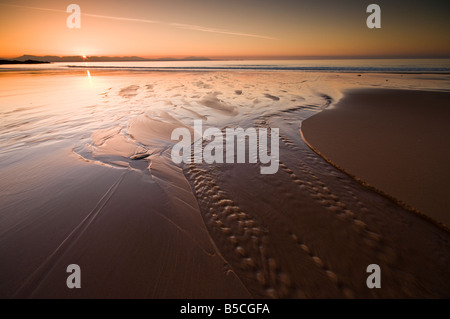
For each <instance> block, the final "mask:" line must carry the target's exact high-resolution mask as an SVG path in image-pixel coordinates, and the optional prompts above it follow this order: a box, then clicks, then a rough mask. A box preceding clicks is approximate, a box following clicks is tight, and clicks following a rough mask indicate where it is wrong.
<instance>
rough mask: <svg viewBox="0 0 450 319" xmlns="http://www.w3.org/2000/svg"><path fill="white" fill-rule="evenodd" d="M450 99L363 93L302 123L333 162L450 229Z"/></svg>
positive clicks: (307, 136)
mask: <svg viewBox="0 0 450 319" xmlns="http://www.w3.org/2000/svg"><path fill="white" fill-rule="evenodd" d="M449 123H450V94H449V93H445V92H427V91H408V90H389V89H359V90H352V91H348V92H347V94H346V95H345V97H344V98H343V99H342V100H341V101H340V102H339V103H338V104H337V105H336V106H334V107H333V108H331V109H327V110H324V111H323V112H321V113H319V114H317V115H315V116H312V117H311V118H309V119H307V120H305V121H304V122H303V123H302V128H301V130H302V132H303V135H304V137H305V139H306V140H307V141H308V142H309V143H310V144H311V145H312V146H313V147H314V148H315V149H317V150H318V151H319V152H320V153H322V154H323V155H324V156H325V157H326V158H328V159H329V160H330V161H331V162H333V163H335V164H336V165H338V166H340V167H341V168H343V169H344V170H346V171H347V172H349V173H350V174H352V175H355V176H357V177H359V178H360V179H362V180H363V181H365V182H367V183H369V184H370V185H372V186H374V187H376V188H378V189H380V190H382V191H383V192H386V193H387V194H390V195H392V196H394V197H395V198H397V199H399V200H401V201H403V202H405V203H406V204H409V205H411V206H413V207H414V208H416V209H418V210H419V211H421V212H423V213H425V214H426V215H429V216H430V217H432V218H433V219H436V220H438V221H440V222H442V223H445V224H446V225H447V226H448V225H450V214H449V211H448V208H449V207H450V197H449V196H448V194H449V193H450V184H449V182H448V176H450V166H449V163H450V144H449V140H450V129H449V126H448V125H449Z"/></svg>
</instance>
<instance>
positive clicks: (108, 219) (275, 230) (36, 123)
mask: <svg viewBox="0 0 450 319" xmlns="http://www.w3.org/2000/svg"><path fill="white" fill-rule="evenodd" d="M386 79H389V83H388V84H387V81H386ZM0 82H1V84H2V85H0V88H1V89H0V98H1V109H0V112H1V113H2V114H1V116H2V117H1V118H2V127H1V131H0V143H1V153H0V178H1V184H2V190H1V192H0V203H1V206H0V209H1V213H0V260H2V263H0V296H2V297H40V298H42V297H63V298H73V297H75V298H79V297H86V298H89V297H107V298H108V297H150V298H248V297H262V298H266V297H267V298H323V297H325V298H326V297H333V298H352V297H356V298H373V297H449V296H450V291H449V287H450V285H449V282H450V280H449V279H450V278H449V277H450V275H449V272H448V265H449V261H450V260H449V259H450V251H449V250H450V247H449V234H448V233H447V232H446V231H444V230H443V229H441V228H439V227H437V226H435V225H434V224H432V223H430V222H429V221H427V220H424V219H422V218H420V217H418V216H417V215H415V214H413V213H411V212H409V211H406V210H404V209H403V208H401V207H399V206H398V205H396V204H395V203H394V202H392V201H390V200H388V199H386V198H384V197H382V196H380V195H378V194H376V193H374V192H372V191H370V190H368V189H366V188H364V187H363V186H361V185H360V184H358V183H357V182H355V181H354V180H353V179H351V178H349V177H348V176H347V175H345V174H343V173H341V172H340V171H338V170H337V169H335V168H334V167H332V166H330V165H329V164H328V163H326V162H325V161H324V160H323V159H322V158H321V157H319V156H318V155H317V154H316V153H314V152H313V151H312V150H310V149H309V147H308V146H306V145H305V144H304V142H303V141H302V139H301V137H300V133H299V128H300V125H301V122H302V121H303V120H304V119H306V118H308V117H310V116H311V115H313V114H316V113H317V112H319V111H320V110H322V109H324V108H326V107H329V106H330V105H332V104H333V103H336V102H337V101H338V100H339V99H340V98H341V97H342V94H341V93H340V92H341V91H342V90H343V89H345V88H349V87H386V86H389V87H397V88H416V89H422V88H437V89H439V88H445V87H448V82H449V81H448V77H447V76H433V78H430V77H429V76H428V77H427V76H421V75H408V76H406V75H405V76H400V75H389V76H387V75H381V74H378V75H366V74H364V75H363V76H362V77H358V76H357V75H356V74H331V73H330V74H322V73H301V72H252V71H250V72H185V73H182V72H167V73H163V72H148V73H137V72H136V73H123V72H106V71H105V72H99V73H95V72H91V73H90V74H89V76H88V75H87V74H86V73H83V72H78V71H77V72H72V73H68V74H67V73H59V72H53V73H49V74H47V73H43V72H42V73H39V74H27V73H24V74H22V73H8V74H2V75H1V77H0ZM6 88H8V89H6ZM195 119H202V120H203V122H204V128H206V127H209V126H213V127H218V128H219V129H222V130H223V129H225V128H226V127H244V128H245V127H250V126H254V127H256V128H279V129H280V169H279V171H278V172H277V173H276V174H274V175H261V174H260V167H259V164H235V165H233V164H214V165H210V164H189V165H180V166H178V165H175V164H174V163H173V162H172V161H171V157H170V152H171V147H172V146H173V144H174V141H171V140H170V135H171V132H172V130H173V129H174V128H177V127H187V128H189V129H190V130H191V131H192V124H193V121H194V120H195ZM72 263H75V264H78V265H80V267H81V271H82V288H81V289H74V290H70V289H68V288H67V287H66V285H65V283H66V278H67V275H68V274H67V273H66V272H65V271H66V267H67V265H69V264H72ZM374 263H375V264H379V265H380V267H381V270H382V288H381V289H373V290H371V289H368V288H367V287H366V278H367V276H368V274H367V273H366V267H367V266H368V265H369V264H374Z"/></svg>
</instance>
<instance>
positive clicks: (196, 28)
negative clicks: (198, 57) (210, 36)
mask: <svg viewBox="0 0 450 319" xmlns="http://www.w3.org/2000/svg"><path fill="white" fill-rule="evenodd" d="M169 25H171V26H173V27H177V28H181V29H187V30H194V31H201V32H211V33H220V34H229V35H236V36H240V37H252V38H260V39H268V40H273V39H274V38H272V37H268V36H264V35H258V34H251V33H242V32H234V31H227V30H221V29H215V28H209V27H204V26H199V25H192V24H183V23H169Z"/></svg>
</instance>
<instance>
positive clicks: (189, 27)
mask: <svg viewBox="0 0 450 319" xmlns="http://www.w3.org/2000/svg"><path fill="white" fill-rule="evenodd" d="M0 5H3V6H9V7H17V8H25V9H32V10H41V11H52V12H63V13H67V12H66V11H65V10H58V9H49V8H38V7H29V6H21V5H15V4H3V3H0ZM81 15H82V16H85V17H91V18H99V19H109V20H117V21H130V22H138V23H152V24H163V25H168V26H171V27H175V28H180V29H185V30H193V31H199V32H209V33H216V34H228V35H233V36H239V37H252V38H260V39H267V40H273V39H274V38H272V37H268V36H264V35H258V34H252V33H244V32H236V31H229V30H222V29H215V28H210V27H205V26H199V25H192V24H183V23H165V22H161V21H156V20H148V19H135V18H126V17H114V16H105V15H100V14H92V13H83V11H81Z"/></svg>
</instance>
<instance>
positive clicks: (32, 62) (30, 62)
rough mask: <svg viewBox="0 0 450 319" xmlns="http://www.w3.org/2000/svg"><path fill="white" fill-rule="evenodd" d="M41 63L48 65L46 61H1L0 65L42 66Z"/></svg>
mask: <svg viewBox="0 0 450 319" xmlns="http://www.w3.org/2000/svg"><path fill="white" fill-rule="evenodd" d="M42 63H50V62H48V61H37V60H30V59H28V60H25V61H17V60H1V59H0V64H42Z"/></svg>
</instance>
